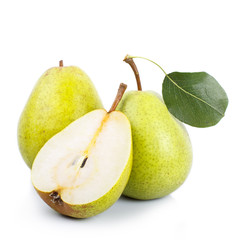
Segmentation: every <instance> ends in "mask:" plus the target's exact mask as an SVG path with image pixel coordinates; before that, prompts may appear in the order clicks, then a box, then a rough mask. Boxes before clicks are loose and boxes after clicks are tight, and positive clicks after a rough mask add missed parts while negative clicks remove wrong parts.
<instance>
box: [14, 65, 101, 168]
mask: <svg viewBox="0 0 240 240" xmlns="http://www.w3.org/2000/svg"><path fill="white" fill-rule="evenodd" d="M99 108H102V103H101V100H100V98H99V95H98V93H97V91H96V89H95V87H94V85H93V83H92V82H91V80H90V78H89V77H88V76H87V75H86V73H85V72H83V71H82V70H81V69H80V68H78V67H75V66H68V67H53V68H50V69H49V70H47V71H46V72H45V73H44V74H43V75H42V76H41V77H40V79H39V80H38V82H37V84H36V85H35V87H34V89H33V91H32V93H31V95H30V97H29V99H28V102H27V103H26V106H25V108H24V110H23V112H22V114H21V116H20V120H19V124H18V144H19V149H20V152H21V154H22V157H23V159H24V160H25V162H26V164H27V165H28V166H29V168H31V167H32V163H33V161H34V159H35V157H36V155H37V153H38V151H39V150H40V149H41V148H42V146H43V145H44V144H45V143H46V142H47V140H48V139H50V138H51V137H52V136H53V135H55V134H56V133H58V132H59V131H61V130H62V129H63V128H65V127H66V126H67V125H69V124H70V123H71V122H73V121H74V120H76V119H78V118H79V117H81V116H83V115H84V114H86V113H88V112H90V111H92V110H95V109H99Z"/></svg>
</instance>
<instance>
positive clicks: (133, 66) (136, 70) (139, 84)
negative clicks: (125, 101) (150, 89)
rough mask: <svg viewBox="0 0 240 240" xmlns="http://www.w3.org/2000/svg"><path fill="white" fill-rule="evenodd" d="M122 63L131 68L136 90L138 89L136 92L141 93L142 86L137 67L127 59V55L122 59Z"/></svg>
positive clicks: (130, 59) (131, 60)
mask: <svg viewBox="0 0 240 240" xmlns="http://www.w3.org/2000/svg"><path fill="white" fill-rule="evenodd" d="M123 61H124V62H126V63H128V64H129V65H130V67H131V68H132V70H133V72H134V75H135V78H136V81H137V88H138V91H142V85H141V81H140V75H139V72H138V69H137V66H136V64H135V62H134V61H133V59H132V58H130V57H129V55H127V56H126V57H125V58H124V59H123Z"/></svg>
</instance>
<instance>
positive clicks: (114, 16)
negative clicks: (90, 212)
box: [0, 0, 240, 240]
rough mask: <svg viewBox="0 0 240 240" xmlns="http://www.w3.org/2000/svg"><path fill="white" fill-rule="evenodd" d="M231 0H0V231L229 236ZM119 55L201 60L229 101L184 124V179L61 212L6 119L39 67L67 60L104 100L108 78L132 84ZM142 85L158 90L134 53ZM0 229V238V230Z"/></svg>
mask: <svg viewBox="0 0 240 240" xmlns="http://www.w3.org/2000/svg"><path fill="white" fill-rule="evenodd" d="M238 3H239V1H237V0H236V1H234V0H228V1H221V0H213V1H211V0H206V1H205V0H201V1H193V0H189V1H187V0H181V1H179V0H175V1H174V0H168V1H159V0H158V1H153V0H148V1H141V0H138V1H136V0H132V1H131V0H128V1H125V0H121V1H107V0H101V1H90V0H89V1H73V0H68V1H61V0H58V1H55V0H53V1H44V0H41V1H26V0H21V1H10V0H9V1H1V3H0V25H1V28H0V34H1V37H0V71H1V72H0V81H1V85H0V87H1V93H0V98H1V99H0V104H1V107H0V110H1V111H0V113H1V118H0V120H1V124H0V141H1V142H0V149H1V165H0V166H1V167H0V184H1V185H0V186H1V191H0V194H1V195H0V206H1V213H0V215H1V220H2V223H1V227H0V228H1V230H0V238H1V239H13V238H18V239H25V240H27V239H43V238H44V239H59V240H60V239H144V238H147V239H150V238H151V239H164V240H169V239H178V240H186V239H187V240H188V239H189V240H190V239H191V240H192V239H194V240H198V239H206V240H208V239H211V240H212V239H231V240H235V239H240V230H238V228H239V224H240V217H239V216H240V193H239V189H240V188H239V185H240V156H239V149H240V141H239V134H240V128H239V122H240V119H239V117H240V114H239V111H240V108H239V103H240V101H239V96H240V93H239V87H240V79H239V68H240V61H239V60H240V48H239V44H240V36H239V31H240V14H239V10H240V7H239V5H238ZM126 54H132V55H139V56H143V57H148V58H150V59H152V60H155V61H156V62H158V63H159V64H160V65H161V66H162V67H163V68H164V69H165V70H166V71H167V72H172V71H183V72H184V71H188V72H191V71H206V72H208V73H209V74H211V75H213V76H214V77H215V78H216V79H217V80H218V82H219V83H220V84H221V85H222V86H223V88H224V89H225V90H226V92H227V94H228V97H229V107H228V109H227V111H226V116H225V117H224V118H223V119H222V120H221V122H220V123H219V124H218V125H216V126H214V127H211V128H206V129H197V128H193V127H190V126H187V130H188V132H189V135H190V137H191V141H192V145H193V152H194V160H193V166H192V170H191V173H190V175H189V177H188V179H187V181H186V182H185V183H184V185H182V187H180V188H179V189H178V190H177V191H175V192H174V193H172V194H171V195H170V196H167V197H165V198H162V199H158V200H153V201H136V200H130V199H127V198H123V197H122V198H120V199H119V201H117V202H116V203H115V204H114V205H113V206H112V207H111V208H109V209H108V210H107V211H105V212H104V213H102V214H99V215H98V216H95V217H92V218H89V219H83V220H81V219H80V220H75V219H71V218H67V217H63V216H61V215H59V214H57V213H56V212H54V211H53V210H52V209H50V208H49V207H48V206H47V205H45V203H44V202H43V201H42V200H41V199H40V198H39V197H38V195H37V194H36V192H35V191H34V189H33V187H32V185H31V181H30V170H29V169H28V167H27V166H26V164H25V163H24V161H23V160H22V158H21V155H20V153H19V150H18V145H17V137H16V136H17V123H18V119H19V116H20V113H21V111H22V109H23V107H24V105H25V103H26V101H27V98H28V96H29V94H30V92H31V90H32V88H33V86H34V85H35V83H36V81H37V80H38V78H39V77H40V76H41V74H42V73H43V72H44V71H45V70H47V69H48V68H50V67H53V66H57V65H58V61H59V60H60V59H63V60H64V64H65V65H77V66H79V67H80V68H82V69H83V70H84V71H85V72H86V73H87V74H88V75H89V76H90V77H91V79H92V81H93V82H94V84H95V86H96V88H97V89H98V92H99V95H100V96H101V98H102V101H103V103H104V106H105V107H106V109H109V107H110V106H111V104H112V101H113V98H114V97H115V94H116V91H117V88H118V85H119V83H120V82H125V83H127V84H128V90H130V89H136V84H135V80H134V76H133V73H132V72H131V70H130V67H129V66H128V65H127V64H125V63H124V62H122V60H123V58H124V56H125V55H126ZM135 62H136V64H137V65H138V68H139V72H140V74H141V79H142V86H143V89H145V90H149V89H152V90H155V91H157V92H161V84H162V79H163V78H164V75H163V73H162V72H161V71H160V69H158V68H157V67H156V66H155V65H153V64H151V63H149V62H147V61H144V60H141V59H139V60H137V59H136V60H135ZM3 236H4V237H3Z"/></svg>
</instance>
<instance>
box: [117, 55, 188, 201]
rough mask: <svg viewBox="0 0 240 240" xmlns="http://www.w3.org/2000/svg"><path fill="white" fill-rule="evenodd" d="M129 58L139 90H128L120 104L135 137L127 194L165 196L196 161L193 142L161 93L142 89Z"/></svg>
mask: <svg viewBox="0 0 240 240" xmlns="http://www.w3.org/2000/svg"><path fill="white" fill-rule="evenodd" d="M125 60H126V59H125ZM126 62H128V63H129V64H130V65H131V67H132V68H133V70H134V71H135V72H134V73H135V76H136V78H137V83H138V91H129V92H126V93H125V94H124V96H123V98H122V100H121V102H120V103H119V105H118V107H117V110H120V111H121V112H123V113H124V114H125V115H126V116H127V117H128V119H129V121H130V123H131V127H132V138H133V167H132V172H131V175H130V179H129V182H128V184H127V186H126V188H125V190H124V193H123V194H124V195H125V196H128V197H131V198H135V199H142V200H148V199H155V198H161V197H163V196H166V195H168V194H170V193H171V192H173V191H174V190H176V189H177V188H178V187H179V186H180V185H181V184H182V183H183V182H184V181H185V179H186V177H187V175H188V173H189V171H190V168H191V163H192V148H191V143H190V140H189V136H188V133H187V131H186V129H185V128H184V126H183V125H182V124H181V123H180V122H179V121H178V120H176V119H175V118H174V117H173V116H172V115H171V114H170V112H169V111H168V109H167V107H166V105H165V104H164V103H163V101H162V99H161V96H160V95H158V94H157V93H155V92H153V91H142V89H141V83H140V78H139V74H138V72H137V69H136V66H135V64H134V62H132V59H131V60H129V61H128V60H127V61H126Z"/></svg>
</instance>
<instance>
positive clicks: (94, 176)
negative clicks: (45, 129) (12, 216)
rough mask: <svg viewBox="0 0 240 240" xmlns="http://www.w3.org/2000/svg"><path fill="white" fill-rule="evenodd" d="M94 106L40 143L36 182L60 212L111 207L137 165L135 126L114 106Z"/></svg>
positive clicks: (86, 213)
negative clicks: (133, 159) (134, 138)
mask: <svg viewBox="0 0 240 240" xmlns="http://www.w3.org/2000/svg"><path fill="white" fill-rule="evenodd" d="M125 89H126V85H125V84H121V85H120V87H119V91H118V94H117V97H116V99H115V101H114V103H113V105H112V107H111V109H110V111H109V112H106V110H104V109H98V110H94V111H92V112H90V113H87V114H86V115H84V116H83V117H81V118H79V119H77V120H75V121H74V122H72V123H71V124H70V125H68V126H67V127H66V128H65V129H63V130H62V131H61V132H59V133H57V134H56V135H55V136H53V137H52V138H51V139H50V140H49V141H47V143H46V144H45V145H44V146H43V147H42V148H41V150H40V151H39V153H38V154H37V157H36V159H35V160H34V163H33V167H32V183H33V185H34V187H35V189H36V190H37V192H38V193H39V195H40V196H41V198H42V199H43V200H44V201H45V202H46V203H47V204H48V205H49V206H50V207H52V208H53V209H55V210H56V211H58V212H59V213H61V214H64V215H67V216H71V217H75V218H87V217H91V216H94V215H97V214H99V213H101V212H103V211H104V210H106V209H107V208H109V207H110V206H111V205H112V204H113V203H114V202H116V201H117V199H118V198H119V197H120V195H121V194H122V192H123V190H124V188H125V186H126V184H127V182H128V179H129V176H130V172H131V167H132V136H131V126H130V123H129V121H128V119H127V117H126V116H125V115H124V114H123V113H122V112H119V111H115V108H116V106H117V104H118V102H119V101H120V99H121V97H122V95H123V93H124V91H125Z"/></svg>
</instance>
